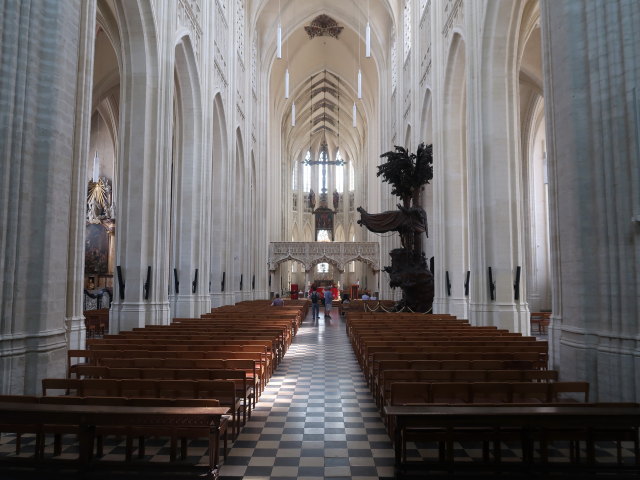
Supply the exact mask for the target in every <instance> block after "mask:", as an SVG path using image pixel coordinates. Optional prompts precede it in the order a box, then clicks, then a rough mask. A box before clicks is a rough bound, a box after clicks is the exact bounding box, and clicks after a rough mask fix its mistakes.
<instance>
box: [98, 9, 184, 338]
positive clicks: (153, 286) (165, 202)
mask: <svg viewBox="0 0 640 480" xmlns="http://www.w3.org/2000/svg"><path fill="white" fill-rule="evenodd" d="M154 5H156V6H157V8H156V9H155V11H152V8H153V6H154ZM175 8H176V3H174V2H159V3H157V4H151V3H146V2H140V3H138V2H121V3H118V4H116V8H115V10H116V16H117V20H118V22H119V23H120V24H121V25H126V26H127V28H126V29H125V30H124V31H123V35H122V38H121V42H122V44H123V49H122V50H123V56H122V67H121V68H122V74H121V87H120V88H121V94H120V98H121V99H122V103H121V105H120V108H121V111H120V133H119V148H118V157H119V159H120V161H119V164H120V168H119V170H118V172H117V177H118V191H119V192H120V194H119V210H118V226H117V228H116V257H117V258H116V266H118V265H119V266H120V267H121V268H122V273H123V279H124V284H125V289H124V299H122V298H121V297H120V288H119V286H118V282H117V278H116V281H115V282H114V283H115V285H114V302H113V304H112V306H111V317H110V325H109V328H110V331H111V332H118V331H121V330H130V329H132V328H134V327H144V326H145V325H154V324H166V323H169V321H170V318H169V317H170V314H169V300H168V285H167V282H168V281H169V228H170V227H169V214H170V205H169V202H170V182H171V160H170V158H171V149H172V124H173V97H174V95H173V94H174V73H175V72H174V52H175V40H174V34H175V23H174V21H170V19H175V18H176V12H175ZM154 18H157V19H160V21H156V20H154ZM149 266H150V267H151V275H150V277H149V285H148V289H146V288H145V284H146V283H147V268H148V267H149ZM191 274H192V272H189V276H191ZM184 280H187V277H186V276H185V278H184V279H183V281H184ZM190 283H191V282H189V281H185V282H184V283H183V285H184V286H185V288H187V289H188V288H189V287H190ZM185 284H186V285H185ZM145 290H148V295H146V296H145Z"/></svg>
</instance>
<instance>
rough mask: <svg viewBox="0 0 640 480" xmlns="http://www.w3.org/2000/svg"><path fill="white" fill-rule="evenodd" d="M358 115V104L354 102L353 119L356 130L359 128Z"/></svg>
mask: <svg viewBox="0 0 640 480" xmlns="http://www.w3.org/2000/svg"><path fill="white" fill-rule="evenodd" d="M357 113H358V112H357V110H356V102H353V112H352V114H351V118H352V123H353V127H354V128H355V127H357V126H358V121H357Z"/></svg>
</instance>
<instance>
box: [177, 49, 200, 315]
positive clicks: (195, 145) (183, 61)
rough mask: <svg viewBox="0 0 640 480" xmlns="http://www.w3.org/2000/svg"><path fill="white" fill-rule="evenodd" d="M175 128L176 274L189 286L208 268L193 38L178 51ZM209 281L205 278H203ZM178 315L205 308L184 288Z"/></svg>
mask: <svg viewBox="0 0 640 480" xmlns="http://www.w3.org/2000/svg"><path fill="white" fill-rule="evenodd" d="M174 80H175V89H174V125H173V142H174V144H173V159H172V160H173V161H172V168H171V172H172V188H171V194H172V197H173V198H172V199H171V202H172V206H171V211H172V216H171V244H172V248H171V258H170V260H169V262H170V268H171V269H174V268H175V269H176V271H177V272H178V275H179V277H180V278H181V279H182V280H183V282H184V283H183V284H189V283H190V282H188V280H189V279H191V278H192V277H194V276H195V269H196V268H197V269H198V270H199V271H200V270H201V269H202V265H201V261H202V255H201V248H202V246H203V244H201V243H200V239H201V234H202V231H203V229H202V219H200V218H198V217H197V216H196V215H195V214H194V212H198V211H200V208H201V206H200V202H202V201H203V195H202V192H203V191H204V189H203V186H202V178H203V164H202V161H201V158H202V144H203V139H202V113H203V112H202V107H201V105H202V96H201V90H200V82H199V76H198V68H197V61H196V58H195V54H194V51H193V47H192V44H191V39H190V38H189V36H183V37H181V38H180V39H179V41H178V43H177V44H176V47H175V70H174ZM203 280H204V279H203ZM172 291H173V293H174V296H173V302H171V303H172V307H173V311H172V314H173V316H177V317H189V316H194V315H199V314H200V313H202V312H200V308H199V307H198V306H197V304H196V302H195V300H194V299H193V293H192V290H191V289H190V288H183V289H182V290H181V291H180V295H179V296H178V295H177V294H176V292H175V290H173V289H172Z"/></svg>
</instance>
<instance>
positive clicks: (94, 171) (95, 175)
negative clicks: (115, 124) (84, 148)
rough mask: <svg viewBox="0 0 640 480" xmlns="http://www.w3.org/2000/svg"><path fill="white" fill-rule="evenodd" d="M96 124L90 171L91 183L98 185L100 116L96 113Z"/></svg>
mask: <svg viewBox="0 0 640 480" xmlns="http://www.w3.org/2000/svg"><path fill="white" fill-rule="evenodd" d="M96 123H97V124H98V126H97V127H98V128H97V129H96V130H97V132H96V142H95V143H96V153H95V155H94V156H93V169H92V170H91V180H92V181H93V183H98V180H100V157H98V141H99V140H100V114H99V113H97V112H96Z"/></svg>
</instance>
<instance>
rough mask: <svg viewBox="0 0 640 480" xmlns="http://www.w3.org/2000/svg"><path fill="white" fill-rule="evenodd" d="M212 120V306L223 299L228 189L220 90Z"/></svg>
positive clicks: (225, 127)
mask: <svg viewBox="0 0 640 480" xmlns="http://www.w3.org/2000/svg"><path fill="white" fill-rule="evenodd" d="M212 119H213V122H212V132H211V143H212V148H211V152H212V158H211V169H210V172H211V178H210V179H208V180H209V183H210V185H211V205H210V209H209V212H210V213H209V216H208V221H209V225H210V229H211V235H210V238H211V249H210V258H211V260H210V271H211V279H210V280H211V285H212V288H211V293H212V294H213V296H212V303H213V305H214V306H219V305H221V304H222V299H220V298H219V296H220V292H221V282H222V277H223V274H225V272H226V271H227V265H226V256H225V251H226V243H227V235H228V232H227V228H226V223H227V209H226V208H225V204H226V202H224V199H225V198H226V197H227V192H228V189H229V185H228V182H227V159H228V158H229V147H228V142H227V119H226V114H225V110H224V102H223V100H222V95H221V94H220V93H217V94H216V96H215V97H214V100H213V113H212ZM225 280H226V275H225ZM227 285H228V283H227ZM225 290H226V291H228V290H229V289H228V287H227V286H225Z"/></svg>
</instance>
